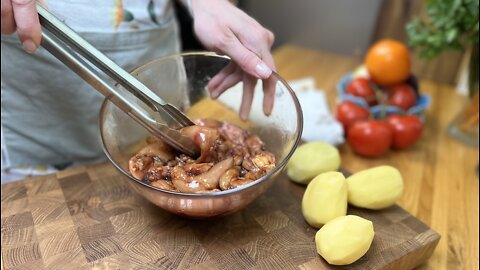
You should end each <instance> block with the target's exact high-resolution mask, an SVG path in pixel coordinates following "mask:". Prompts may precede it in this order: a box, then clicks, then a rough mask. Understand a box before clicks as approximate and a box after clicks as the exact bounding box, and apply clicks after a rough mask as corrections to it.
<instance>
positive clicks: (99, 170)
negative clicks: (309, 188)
mask: <svg viewBox="0 0 480 270" xmlns="http://www.w3.org/2000/svg"><path fill="white" fill-rule="evenodd" d="M304 190H305V187H303V186H299V185H296V184H294V183H292V182H291V181H289V180H288V179H287V177H286V176H284V175H281V176H279V177H278V178H277V180H276V182H275V184H274V186H273V187H272V188H271V189H270V190H269V191H267V192H266V193H265V194H263V195H262V196H261V197H260V198H258V199H257V200H256V201H255V202H253V203H252V204H251V205H250V206H249V207H247V208H246V209H244V210H243V211H241V212H238V213H236V214H233V215H230V216H227V217H220V218H215V219H210V220H190V219H186V218H182V217H178V216H175V215H172V214H169V213H167V212H165V211H163V210H161V209H158V208H157V207H155V206H154V205H152V204H151V203H149V202H148V201H146V200H145V199H143V198H142V197H140V196H139V195H137V194H136V193H134V192H133V191H132V190H131V189H130V187H129V185H128V183H127V182H126V180H125V179H123V178H122V177H121V176H120V173H119V172H118V171H116V169H115V168H114V167H113V166H112V165H110V164H101V165H95V166H90V167H81V168H76V169H69V170H65V171H61V172H59V173H57V174H53V175H48V176H41V177H33V178H28V179H26V180H24V181H20V182H16V183H11V184H6V185H2V201H1V207H2V214H1V222H2V226H1V237H2V248H1V249H2V268H3V269H412V268H414V267H415V266H418V265H420V264H422V263H423V262H425V261H426V260H427V259H428V258H429V256H430V255H431V254H432V252H433V250H434V249H435V246H436V245H437V243H438V241H439V239H440V236H439V235H438V234H437V233H436V232H434V231H433V230H431V229H430V228H429V227H428V226H426V225H425V224H423V223H422V222H420V221H419V220H418V219H416V218H415V217H413V216H411V215H410V214H409V213H407V212H406V211H405V210H403V209H402V208H400V207H398V206H393V207H391V208H388V209H386V210H381V211H367V210H362V209H357V208H350V209H349V210H348V213H349V214H355V215H359V216H362V217H364V218H367V219H369V220H371V221H373V224H374V228H375V238H374V240H373V243H372V246H371V248H370V250H369V251H368V252H367V254H366V255H365V256H363V257H362V258H361V259H360V260H358V261H357V262H355V263H354V264H351V265H349V266H344V267H335V266H331V265H328V264H327V263H326V261H325V260H323V259H322V258H321V257H320V256H319V255H318V254H317V253H316V250H315V242H314V236H315V233H316V231H317V230H315V229H314V228H311V227H310V226H309V225H308V224H307V223H306V222H305V221H304V219H303V217H302V213H301V203H300V202H301V198H302V194H303V192H304Z"/></svg>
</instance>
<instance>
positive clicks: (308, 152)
mask: <svg viewBox="0 0 480 270" xmlns="http://www.w3.org/2000/svg"><path fill="white" fill-rule="evenodd" d="M338 168H340V155H339V153H338V150H337V148H335V147H334V146H332V145H330V144H328V143H324V142H309V143H306V144H303V145H301V146H299V147H298V148H297V150H296V151H295V153H293V155H292V157H291V158H290V161H289V162H288V164H287V175H288V177H289V178H290V179H291V180H292V181H294V182H297V183H300V184H308V182H310V180H312V178H314V177H315V176H317V175H319V174H320V173H323V172H329V171H336V170H338Z"/></svg>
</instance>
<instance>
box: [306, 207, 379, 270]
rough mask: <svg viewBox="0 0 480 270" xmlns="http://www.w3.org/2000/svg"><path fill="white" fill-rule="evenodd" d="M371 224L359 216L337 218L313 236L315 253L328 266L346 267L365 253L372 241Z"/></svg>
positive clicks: (373, 233)
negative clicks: (315, 247)
mask: <svg viewBox="0 0 480 270" xmlns="http://www.w3.org/2000/svg"><path fill="white" fill-rule="evenodd" d="M374 235H375V232H374V231H373V223H372V222H371V221H370V220H367V219H364V218H361V217H359V216H354V215H348V216H342V217H338V218H336V219H334V220H331V221H330V222H328V223H327V224H325V225H324V226H323V227H322V228H321V229H320V230H319V231H318V232H317V234H316V235H315V243H316V246H317V252H318V254H320V256H322V257H323V258H324V259H325V260H326V261H327V262H328V263H329V264H334V265H346V264H351V263H353V262H355V261H356V260H358V259H360V258H361V257H362V256H363V255H365V253H367V251H368V249H369V248H370V245H371V244H372V241H373V236H374Z"/></svg>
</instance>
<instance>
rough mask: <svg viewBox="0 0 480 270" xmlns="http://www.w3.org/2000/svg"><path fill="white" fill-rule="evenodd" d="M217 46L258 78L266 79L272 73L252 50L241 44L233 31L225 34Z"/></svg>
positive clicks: (243, 68)
mask: <svg viewBox="0 0 480 270" xmlns="http://www.w3.org/2000/svg"><path fill="white" fill-rule="evenodd" d="M218 47H219V49H220V50H221V51H222V52H223V53H225V54H227V55H228V56H230V57H231V58H232V60H233V61H235V63H237V65H239V66H240V67H241V68H242V70H244V71H245V72H247V73H248V74H250V75H252V76H254V77H256V78H259V79H267V78H268V77H270V75H271V74H272V69H271V68H270V67H268V66H267V65H266V64H265V63H264V62H263V61H262V59H260V58H259V57H258V56H257V55H256V54H255V53H254V52H252V51H250V50H249V49H247V48H246V47H245V46H243V44H242V43H241V42H240V41H239V40H238V39H237V37H236V36H235V35H234V34H233V33H228V34H226V36H225V38H224V40H222V41H221V42H220V44H219V45H218Z"/></svg>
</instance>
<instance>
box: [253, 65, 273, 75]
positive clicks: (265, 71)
mask: <svg viewBox="0 0 480 270" xmlns="http://www.w3.org/2000/svg"><path fill="white" fill-rule="evenodd" d="M255 71H256V72H257V75H258V76H260V78H262V79H267V78H268V77H270V75H271V74H272V70H271V69H270V68H269V67H267V65H265V64H264V63H260V64H258V65H257V66H256V67H255Z"/></svg>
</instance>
